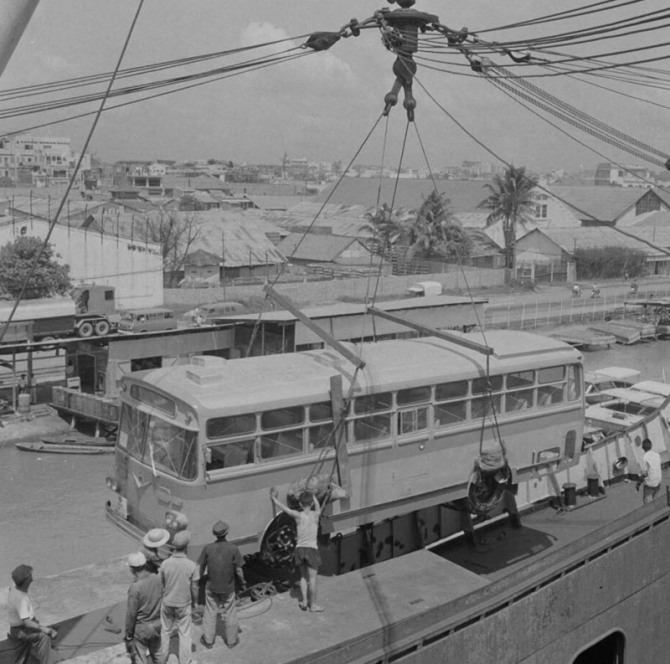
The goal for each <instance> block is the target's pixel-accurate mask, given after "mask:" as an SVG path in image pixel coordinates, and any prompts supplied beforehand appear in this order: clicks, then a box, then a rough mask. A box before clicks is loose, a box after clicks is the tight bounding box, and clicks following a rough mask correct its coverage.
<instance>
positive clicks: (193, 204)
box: [179, 194, 205, 212]
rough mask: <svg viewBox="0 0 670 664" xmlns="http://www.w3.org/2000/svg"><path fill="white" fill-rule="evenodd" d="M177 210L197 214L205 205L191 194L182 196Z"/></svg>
mask: <svg viewBox="0 0 670 664" xmlns="http://www.w3.org/2000/svg"><path fill="white" fill-rule="evenodd" d="M179 209H180V210H183V211H187V212H199V211H200V210H204V209H205V205H204V203H202V202H201V201H199V200H198V199H197V198H196V197H195V196H194V195H193V194H184V195H183V196H182V197H181V199H180V200H179Z"/></svg>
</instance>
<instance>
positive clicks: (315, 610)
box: [309, 604, 323, 613]
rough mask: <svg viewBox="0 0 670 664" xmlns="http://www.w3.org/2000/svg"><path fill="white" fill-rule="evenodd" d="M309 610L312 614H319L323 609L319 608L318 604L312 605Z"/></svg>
mask: <svg viewBox="0 0 670 664" xmlns="http://www.w3.org/2000/svg"><path fill="white" fill-rule="evenodd" d="M309 610H310V611H311V612H312V613H321V612H322V611H323V607H322V606H319V605H318V604H312V606H310V607H309Z"/></svg>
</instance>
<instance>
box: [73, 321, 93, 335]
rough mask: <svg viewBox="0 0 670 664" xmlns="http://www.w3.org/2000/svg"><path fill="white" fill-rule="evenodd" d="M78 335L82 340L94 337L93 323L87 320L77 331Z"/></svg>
mask: <svg viewBox="0 0 670 664" xmlns="http://www.w3.org/2000/svg"><path fill="white" fill-rule="evenodd" d="M77 334H78V335H79V336H80V337H81V338H82V339H88V338H89V337H92V336H93V323H91V322H90V321H87V320H85V321H84V322H83V323H82V324H81V325H80V326H79V328H78V329H77Z"/></svg>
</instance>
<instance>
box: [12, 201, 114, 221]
mask: <svg viewBox="0 0 670 664" xmlns="http://www.w3.org/2000/svg"><path fill="white" fill-rule="evenodd" d="M60 202H61V199H60V198H34V197H30V196H14V197H12V199H11V200H10V203H9V210H10V211H11V210H13V211H14V212H15V213H16V214H22V215H32V216H33V217H39V218H40V219H52V218H53V216H54V215H55V214H56V211H57V210H58V206H59V205H60ZM104 204H105V203H104V202H103V201H84V200H81V199H79V200H77V199H68V200H67V201H66V202H65V205H64V206H63V209H62V211H61V213H60V216H59V219H68V218H69V217H75V216H82V215H84V214H86V215H88V214H89V213H91V214H92V213H93V212H94V211H95V210H97V209H98V208H100V207H101V206H102V205H104ZM10 213H11V212H10Z"/></svg>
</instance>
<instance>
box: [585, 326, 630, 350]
mask: <svg viewBox="0 0 670 664" xmlns="http://www.w3.org/2000/svg"><path fill="white" fill-rule="evenodd" d="M589 327H590V328H591V329H592V330H595V331H596V332H603V333H605V334H611V335H612V336H613V337H614V338H615V339H616V342H617V343H618V344H624V345H628V344H634V343H635V342H636V341H640V339H641V338H642V335H641V334H640V331H639V330H638V329H636V328H633V327H626V326H624V325H618V324H617V323H596V324H592V325H590V326H589Z"/></svg>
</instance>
